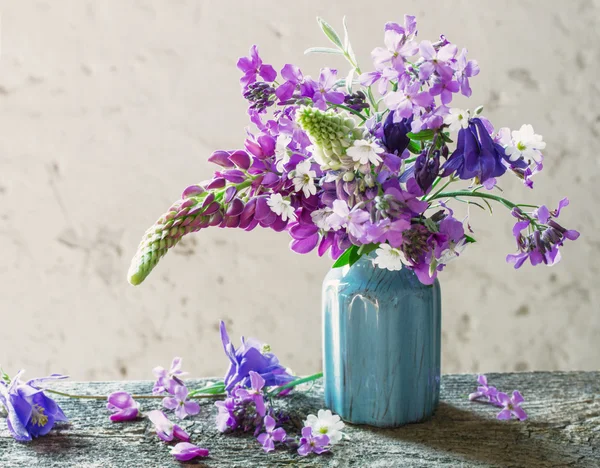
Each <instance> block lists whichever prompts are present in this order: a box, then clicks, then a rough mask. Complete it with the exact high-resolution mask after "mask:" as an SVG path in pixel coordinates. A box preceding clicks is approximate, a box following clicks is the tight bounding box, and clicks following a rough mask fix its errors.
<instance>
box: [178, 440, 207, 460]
mask: <svg viewBox="0 0 600 468" xmlns="http://www.w3.org/2000/svg"><path fill="white" fill-rule="evenodd" d="M171 455H173V457H174V458H175V460H177V461H189V460H192V459H194V458H196V457H208V449H205V448H200V447H198V446H197V445H194V444H190V443H189V442H179V443H178V444H177V445H175V446H174V447H173V448H171Z"/></svg>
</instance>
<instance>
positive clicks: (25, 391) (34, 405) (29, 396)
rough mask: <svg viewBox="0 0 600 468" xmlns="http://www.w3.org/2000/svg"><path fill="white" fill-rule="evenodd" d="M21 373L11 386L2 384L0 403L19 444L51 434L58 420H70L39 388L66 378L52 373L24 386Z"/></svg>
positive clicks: (0, 384) (11, 431)
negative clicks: (46, 382) (48, 382)
mask: <svg viewBox="0 0 600 468" xmlns="http://www.w3.org/2000/svg"><path fill="white" fill-rule="evenodd" d="M22 373H23V371H20V372H19V373H18V374H17V375H16V376H15V378H14V379H12V381H11V382H10V383H5V382H0V403H1V404H2V405H4V407H5V408H6V410H7V411H8V417H7V423H8V430H9V431H10V433H11V435H12V436H13V437H14V438H15V439H16V440H18V441H19V442H28V441H30V440H31V439H32V438H34V437H39V436H43V435H46V434H48V432H50V430H51V429H52V427H53V426H54V423H55V422H56V421H67V417H66V416H65V414H64V413H63V412H62V410H61V409H60V407H59V406H58V405H57V404H56V402H55V401H54V400H53V399H51V398H48V397H47V396H46V395H45V394H44V391H43V389H41V388H39V386H40V385H42V384H43V383H44V382H45V381H46V380H56V379H65V378H66V376H63V375H59V374H52V375H51V376H49V377H44V378H41V379H32V380H30V381H28V382H27V383H22V382H21V381H20V379H19V377H20V376H21V374H22Z"/></svg>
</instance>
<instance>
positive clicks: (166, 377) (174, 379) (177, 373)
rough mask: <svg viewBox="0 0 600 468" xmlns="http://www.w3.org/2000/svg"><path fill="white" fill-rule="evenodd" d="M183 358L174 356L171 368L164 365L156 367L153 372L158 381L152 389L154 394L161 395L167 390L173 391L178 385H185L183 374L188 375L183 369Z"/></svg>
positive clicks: (168, 391)
mask: <svg viewBox="0 0 600 468" xmlns="http://www.w3.org/2000/svg"><path fill="white" fill-rule="evenodd" d="M182 362H183V359H181V358H180V357H175V358H173V362H172V363H171V368H170V369H169V370H167V369H165V368H164V367H160V366H158V367H155V368H154V369H153V370H152V372H153V373H154V375H155V376H156V382H155V383H154V388H153V389H152V394H153V395H161V394H163V393H165V392H167V393H171V394H172V393H173V391H174V390H175V387H176V386H178V385H183V380H182V379H181V378H182V377H183V376H185V375H187V372H183V371H182V370H181V365H182Z"/></svg>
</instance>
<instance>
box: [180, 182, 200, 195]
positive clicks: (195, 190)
mask: <svg viewBox="0 0 600 468" xmlns="http://www.w3.org/2000/svg"><path fill="white" fill-rule="evenodd" d="M201 193H204V188H202V187H200V186H199V185H190V186H189V187H188V188H186V189H185V190H184V191H183V193H182V194H181V198H189V197H193V196H194V195H200V194H201Z"/></svg>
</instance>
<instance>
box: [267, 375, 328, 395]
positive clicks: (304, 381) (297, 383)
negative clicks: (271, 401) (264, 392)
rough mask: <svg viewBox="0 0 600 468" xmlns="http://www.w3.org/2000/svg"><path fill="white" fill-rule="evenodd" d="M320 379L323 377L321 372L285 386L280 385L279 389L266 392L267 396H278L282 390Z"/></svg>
mask: <svg viewBox="0 0 600 468" xmlns="http://www.w3.org/2000/svg"><path fill="white" fill-rule="evenodd" d="M321 377H323V372H317V373H316V374H313V375H309V376H307V377H302V378H301V379H296V380H293V381H292V382H289V383H287V384H285V385H282V386H281V387H277V388H275V389H273V390H271V391H270V392H268V395H269V396H275V395H279V394H280V393H281V392H283V391H284V390H287V389H288V388H292V387H295V386H296V385H300V384H303V383H306V382H313V381H315V380H318V379H320V378H321Z"/></svg>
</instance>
